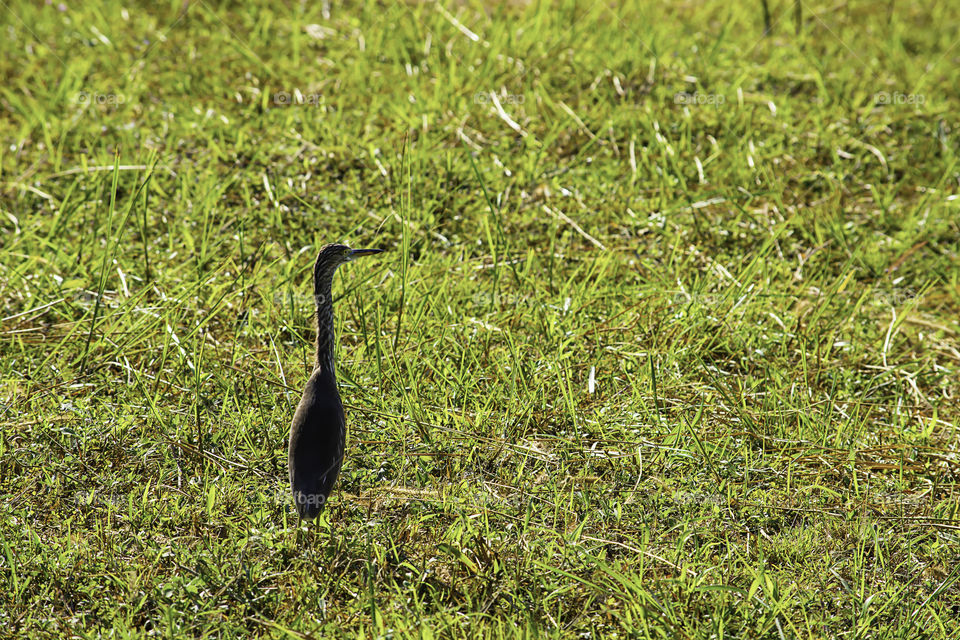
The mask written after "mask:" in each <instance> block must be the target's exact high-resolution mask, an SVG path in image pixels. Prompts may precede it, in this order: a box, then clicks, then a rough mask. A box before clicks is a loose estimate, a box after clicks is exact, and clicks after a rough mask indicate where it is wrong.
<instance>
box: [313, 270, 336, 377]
mask: <svg viewBox="0 0 960 640" xmlns="http://www.w3.org/2000/svg"><path fill="white" fill-rule="evenodd" d="M332 289H333V274H332V273H330V274H329V275H327V274H321V275H319V276H316V277H315V278H314V286H313V296H314V301H315V303H316V307H317V362H316V367H317V368H318V369H320V370H321V371H323V372H324V373H327V374H329V375H331V376H334V377H336V370H335V369H334V366H333V355H334V354H333V350H334V343H335V340H334V335H333V294H332Z"/></svg>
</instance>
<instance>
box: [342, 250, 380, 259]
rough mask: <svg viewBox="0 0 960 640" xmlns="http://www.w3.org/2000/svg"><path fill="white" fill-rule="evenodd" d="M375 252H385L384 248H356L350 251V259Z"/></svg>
mask: <svg viewBox="0 0 960 640" xmlns="http://www.w3.org/2000/svg"><path fill="white" fill-rule="evenodd" d="M375 253H383V249H354V250H353V251H351V252H350V259H351V260H353V259H355V258H359V257H360V256H371V255H373V254H375Z"/></svg>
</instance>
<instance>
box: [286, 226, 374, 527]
mask: <svg viewBox="0 0 960 640" xmlns="http://www.w3.org/2000/svg"><path fill="white" fill-rule="evenodd" d="M382 251H383V250H382V249H351V248H350V247H348V246H347V245H345V244H327V245H324V246H323V247H321V249H320V251H319V253H317V261H316V262H315V263H314V265H313V297H314V304H315V305H316V318H317V339H316V350H317V359H316V362H315V363H314V367H313V372H312V373H311V374H310V377H309V379H308V380H307V384H306V386H305V387H304V390H303V397H302V398H301V399H300V403H299V404H298V405H297V410H296V411H295V412H294V414H293V424H292V425H291V426H290V442H289V451H288V456H289V459H288V466H289V470H290V490H291V491H292V493H293V501H294V504H295V505H296V509H297V513H298V514H299V515H300V518H302V519H304V520H313V519H314V518H316V517H317V516H318V515H319V514H320V512H321V511H323V508H324V506H326V503H327V497H328V496H329V495H330V492H331V491H332V490H333V485H334V483H336V481H337V476H338V475H340V467H341V465H342V464H343V454H344V447H345V445H346V438H347V423H346V417H345V415H344V413H343V403H342V402H341V401H340V392H339V391H338V389H337V374H336V363H335V362H334V333H333V299H332V296H331V288H332V285H333V274H334V273H336V271H337V268H338V267H339V266H340V265H342V264H345V263H347V262H350V261H352V260H355V259H357V258H359V257H362V256H367V255H373V254H376V253H382Z"/></svg>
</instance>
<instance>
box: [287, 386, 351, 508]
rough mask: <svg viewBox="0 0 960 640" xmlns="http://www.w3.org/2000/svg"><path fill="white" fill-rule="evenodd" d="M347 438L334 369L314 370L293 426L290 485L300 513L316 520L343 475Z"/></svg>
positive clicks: (291, 434)
mask: <svg viewBox="0 0 960 640" xmlns="http://www.w3.org/2000/svg"><path fill="white" fill-rule="evenodd" d="M346 439H347V422H346V418H345V417H344V415H343V404H342V403H341V402H340V394H339V392H338V391H337V381H336V378H334V376H333V375H332V372H328V371H324V370H323V369H320V368H318V369H315V370H314V372H313V375H311V376H310V379H309V380H307V385H306V387H305V388H304V390H303V398H302V399H301V400H300V404H299V405H297V411H296V413H295V414H294V416H293V426H292V427H291V429H290V451H289V455H290V487H291V489H292V490H293V499H294V503H295V504H296V507H297V513H299V514H300V517H301V518H305V519H308V520H310V519H313V518H316V517H317V515H319V513H320V512H321V511H322V510H323V507H324V505H325V504H326V502H327V496H329V495H330V492H331V491H332V490H333V485H334V483H335V482H336V481H337V476H338V475H340V467H341V466H342V465H343V452H344V447H345V445H346Z"/></svg>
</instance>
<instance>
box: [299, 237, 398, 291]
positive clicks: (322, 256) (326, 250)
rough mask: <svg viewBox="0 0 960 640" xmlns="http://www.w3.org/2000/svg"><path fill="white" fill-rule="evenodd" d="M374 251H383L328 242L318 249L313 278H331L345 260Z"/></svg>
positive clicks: (316, 279)
mask: <svg viewBox="0 0 960 640" xmlns="http://www.w3.org/2000/svg"><path fill="white" fill-rule="evenodd" d="M375 253H383V250H382V249H351V248H350V247H348V246H347V245H345V244H328V245H324V246H323V247H322V248H321V249H320V253H318V254H317V262H316V264H315V265H314V266H313V278H314V282H315V283H320V282H322V281H324V280H327V281H329V280H332V279H333V274H334V272H335V271H336V270H337V267H339V266H340V265H342V264H343V263H345V262H350V261H351V260H355V259H357V258H359V257H361V256H369V255H373V254H375Z"/></svg>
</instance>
